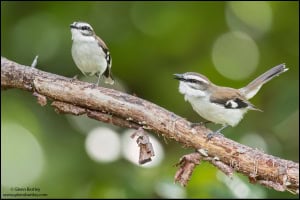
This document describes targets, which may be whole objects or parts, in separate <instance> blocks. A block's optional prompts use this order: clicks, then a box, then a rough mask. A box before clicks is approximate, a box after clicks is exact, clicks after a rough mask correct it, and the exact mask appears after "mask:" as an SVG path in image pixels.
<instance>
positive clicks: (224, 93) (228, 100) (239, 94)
mask: <svg viewBox="0 0 300 200" xmlns="http://www.w3.org/2000/svg"><path fill="white" fill-rule="evenodd" d="M287 70H288V68H285V64H280V65H278V66H276V67H273V68H271V69H270V70H268V71H267V72H265V73H264V74H262V75H260V76H259V77H257V78H256V79H254V80H253V81H252V82H250V83H249V84H248V85H247V86H246V87H243V88H240V89H234V88H229V87H222V86H217V85H215V84H213V83H212V82H211V81H210V80H209V79H208V78H207V77H205V76H203V75H202V74H198V73H194V72H187V73H184V74H174V75H175V79H178V80H179V81H180V84H179V92H180V93H181V94H183V95H184V99H185V100H186V101H188V102H189V103H190V104H191V105H192V107H193V109H194V111H196V112H197V113H198V114H199V115H200V116H201V117H203V118H204V119H206V120H209V121H211V122H214V123H216V124H222V128H221V129H219V130H217V131H216V132H215V133H220V131H221V130H222V129H224V128H226V127H227V126H228V125H230V126H236V125H237V124H238V123H239V122H240V121H241V120H242V119H243V116H244V114H245V113H246V112H247V111H248V110H258V111H261V110H259V109H257V108H256V107H255V106H254V105H253V104H251V103H250V102H249V101H248V100H249V99H251V98H252V97H253V96H254V95H256V93H257V92H258V91H259V89H260V88H261V86H262V85H263V84H265V83H267V82H268V81H270V80H271V79H272V78H274V77H275V76H278V75H280V74H281V73H283V72H285V71H287Z"/></svg>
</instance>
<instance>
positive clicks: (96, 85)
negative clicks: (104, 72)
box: [91, 73, 101, 89]
mask: <svg viewBox="0 0 300 200" xmlns="http://www.w3.org/2000/svg"><path fill="white" fill-rule="evenodd" d="M96 76H98V80H97V83H96V84H95V83H94V84H92V87H91V88H92V89H94V88H96V87H98V86H99V83H100V79H101V74H100V73H97V74H96Z"/></svg>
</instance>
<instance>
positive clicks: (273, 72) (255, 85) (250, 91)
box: [240, 63, 288, 99]
mask: <svg viewBox="0 0 300 200" xmlns="http://www.w3.org/2000/svg"><path fill="white" fill-rule="evenodd" d="M287 70H288V68H285V64H284V63H283V64H280V65H277V66H276V67H273V68H272V69H270V70H268V71H266V72H265V73H263V74H262V75H260V76H259V77H257V78H256V79H254V80H253V81H252V82H251V83H249V84H248V85H247V86H246V87H243V88H241V89H240V92H241V93H242V94H244V96H245V97H246V98H247V99H251V98H252V97H253V96H254V95H256V93H257V92H258V91H259V89H260V88H261V86H262V85H263V84H265V83H267V82H268V81H270V80H271V79H272V78H274V77H275V76H279V75H280V74H281V73H283V72H286V71H287Z"/></svg>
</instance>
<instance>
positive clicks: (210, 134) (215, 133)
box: [207, 125, 228, 140]
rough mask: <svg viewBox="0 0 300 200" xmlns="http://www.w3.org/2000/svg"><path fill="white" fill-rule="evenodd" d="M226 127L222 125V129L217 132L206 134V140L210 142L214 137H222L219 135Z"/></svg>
mask: <svg viewBox="0 0 300 200" xmlns="http://www.w3.org/2000/svg"><path fill="white" fill-rule="evenodd" d="M227 126H228V125H223V126H222V128H220V129H218V130H217V131H215V132H213V133H209V134H207V139H208V140H210V139H211V138H213V137H214V136H216V135H220V136H223V134H222V133H221V131H222V130H223V129H225V128H226V127H227Z"/></svg>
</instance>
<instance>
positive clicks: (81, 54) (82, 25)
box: [70, 22, 114, 85]
mask: <svg viewBox="0 0 300 200" xmlns="http://www.w3.org/2000/svg"><path fill="white" fill-rule="evenodd" d="M70 28H71V33H72V41H73V44H72V57H73V60H74V62H75V64H76V66H77V67H78V68H79V70H80V71H81V72H82V73H83V74H84V75H85V76H87V75H88V76H94V75H96V76H97V77H98V81H97V85H98V84H99V81H100V78H101V77H104V82H105V83H108V84H113V83H114V80H113V78H112V72H111V64H112V59H111V55H110V52H109V50H108V48H107V46H106V44H105V43H104V42H103V40H102V39H101V38H100V37H98V36H97V35H96V34H95V32H94V30H93V28H92V26H91V25H90V24H88V23H86V22H73V23H72V24H71V25H70Z"/></svg>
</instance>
